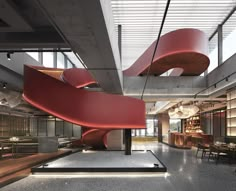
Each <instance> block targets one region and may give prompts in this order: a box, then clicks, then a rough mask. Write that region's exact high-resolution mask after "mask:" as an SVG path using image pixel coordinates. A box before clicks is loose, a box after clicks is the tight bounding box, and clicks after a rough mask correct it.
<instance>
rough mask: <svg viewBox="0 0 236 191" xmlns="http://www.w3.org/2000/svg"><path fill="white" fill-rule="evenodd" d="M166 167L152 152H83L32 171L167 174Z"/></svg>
mask: <svg viewBox="0 0 236 191" xmlns="http://www.w3.org/2000/svg"><path fill="white" fill-rule="evenodd" d="M166 171H167V169H166V167H165V165H164V164H163V163H162V162H161V161H160V160H159V159H158V158H157V157H156V156H155V155H154V153H153V152H152V151H149V150H148V151H132V154H131V155H125V154H124V151H92V150H91V151H90V150H89V151H83V152H77V153H74V154H71V155H69V156H65V157H63V158H60V159H57V160H54V161H52V162H48V163H46V164H43V165H41V166H38V167H35V168H32V169H31V172H32V173H33V174H35V173H52V172H57V173H58V172H61V173H65V172H71V173H72V172H166Z"/></svg>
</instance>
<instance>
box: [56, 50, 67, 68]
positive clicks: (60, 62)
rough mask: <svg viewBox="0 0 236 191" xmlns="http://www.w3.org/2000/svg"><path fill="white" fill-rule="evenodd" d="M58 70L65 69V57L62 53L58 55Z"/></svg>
mask: <svg viewBox="0 0 236 191" xmlns="http://www.w3.org/2000/svg"><path fill="white" fill-rule="evenodd" d="M57 68H62V69H63V68H65V57H64V55H63V54H62V53H60V52H58V53H57Z"/></svg>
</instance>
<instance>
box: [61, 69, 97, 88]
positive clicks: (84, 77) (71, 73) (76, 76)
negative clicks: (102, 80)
mask: <svg viewBox="0 0 236 191" xmlns="http://www.w3.org/2000/svg"><path fill="white" fill-rule="evenodd" d="M63 79H64V81H66V82H67V83H68V84H70V85H72V86H74V87H76V88H81V87H85V86H87V85H90V84H96V83H97V82H96V81H95V80H94V79H93V78H92V76H91V75H90V74H89V73H88V72H87V70H85V69H81V68H71V69H67V70H65V71H64V72H63Z"/></svg>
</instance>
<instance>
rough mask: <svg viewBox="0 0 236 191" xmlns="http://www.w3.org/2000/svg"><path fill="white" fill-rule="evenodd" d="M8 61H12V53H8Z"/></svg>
mask: <svg viewBox="0 0 236 191" xmlns="http://www.w3.org/2000/svg"><path fill="white" fill-rule="evenodd" d="M7 60H9V61H10V60H11V53H10V52H8V53H7Z"/></svg>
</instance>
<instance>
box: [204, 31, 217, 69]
mask: <svg viewBox="0 0 236 191" xmlns="http://www.w3.org/2000/svg"><path fill="white" fill-rule="evenodd" d="M217 42H218V33H216V34H215V35H214V37H213V38H212V39H211V40H210V41H209V58H210V65H209V67H208V69H207V72H208V73H210V72H211V71H212V70H214V69H215V68H216V67H217V66H218V43H217Z"/></svg>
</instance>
